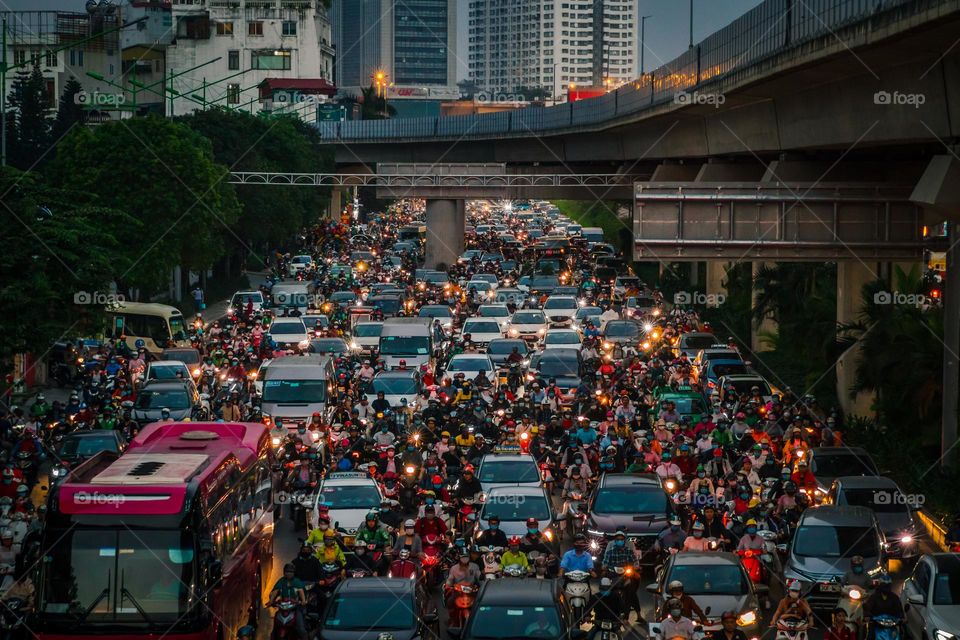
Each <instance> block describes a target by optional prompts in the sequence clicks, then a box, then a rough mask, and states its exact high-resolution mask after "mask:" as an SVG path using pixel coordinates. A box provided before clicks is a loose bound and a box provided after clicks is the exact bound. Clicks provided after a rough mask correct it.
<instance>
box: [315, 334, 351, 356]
mask: <svg viewBox="0 0 960 640" xmlns="http://www.w3.org/2000/svg"><path fill="white" fill-rule="evenodd" d="M310 352H311V353H346V352H347V343H346V342H344V341H343V338H326V339H321V340H311V341H310Z"/></svg>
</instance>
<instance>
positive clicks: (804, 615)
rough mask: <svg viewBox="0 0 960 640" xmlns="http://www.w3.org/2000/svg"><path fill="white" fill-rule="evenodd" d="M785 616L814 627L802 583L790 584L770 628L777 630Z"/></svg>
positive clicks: (771, 620) (811, 612)
mask: <svg viewBox="0 0 960 640" xmlns="http://www.w3.org/2000/svg"><path fill="white" fill-rule="evenodd" d="M898 602H899V601H898ZM784 616H789V617H796V618H801V619H804V620H806V621H807V624H808V625H809V626H813V610H812V609H811V608H810V604H809V603H808V602H807V601H806V600H805V599H804V598H801V597H800V582H798V581H796V580H794V581H793V582H791V583H790V587H789V588H788V590H787V595H786V597H785V598H784V599H783V600H781V601H780V604H779V605H778V606H777V610H776V612H775V613H774V614H773V618H771V619H770V627H771V628H776V626H777V621H778V620H780V618H782V617H784Z"/></svg>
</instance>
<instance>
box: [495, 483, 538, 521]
mask: <svg viewBox="0 0 960 640" xmlns="http://www.w3.org/2000/svg"><path fill="white" fill-rule="evenodd" d="M514 491H516V488H514ZM490 516H499V517H500V519H501V520H507V521H517V520H526V519H527V518H536V519H537V520H540V521H541V522H545V521H547V520H549V519H550V509H549V508H548V507H547V501H546V500H545V499H543V498H542V497H539V496H516V495H513V494H511V493H508V492H505V493H494V494H492V495H487V501H486V502H485V503H484V504H483V513H482V514H481V515H480V517H481V518H482V519H483V520H489V519H490Z"/></svg>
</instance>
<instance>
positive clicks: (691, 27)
mask: <svg viewBox="0 0 960 640" xmlns="http://www.w3.org/2000/svg"><path fill="white" fill-rule="evenodd" d="M690 48H691V49H693V0H690Z"/></svg>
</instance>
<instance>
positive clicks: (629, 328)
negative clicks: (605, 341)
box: [603, 322, 640, 338]
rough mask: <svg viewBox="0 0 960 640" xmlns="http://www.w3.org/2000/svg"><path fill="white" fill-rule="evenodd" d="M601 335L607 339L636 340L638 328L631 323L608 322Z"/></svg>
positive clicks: (638, 332) (638, 333)
mask: <svg viewBox="0 0 960 640" xmlns="http://www.w3.org/2000/svg"><path fill="white" fill-rule="evenodd" d="M603 333H604V335H606V336H607V337H609V338H636V337H637V336H639V335H640V327H638V326H637V325H636V323H633V322H608V323H607V326H606V328H604V330H603Z"/></svg>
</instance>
